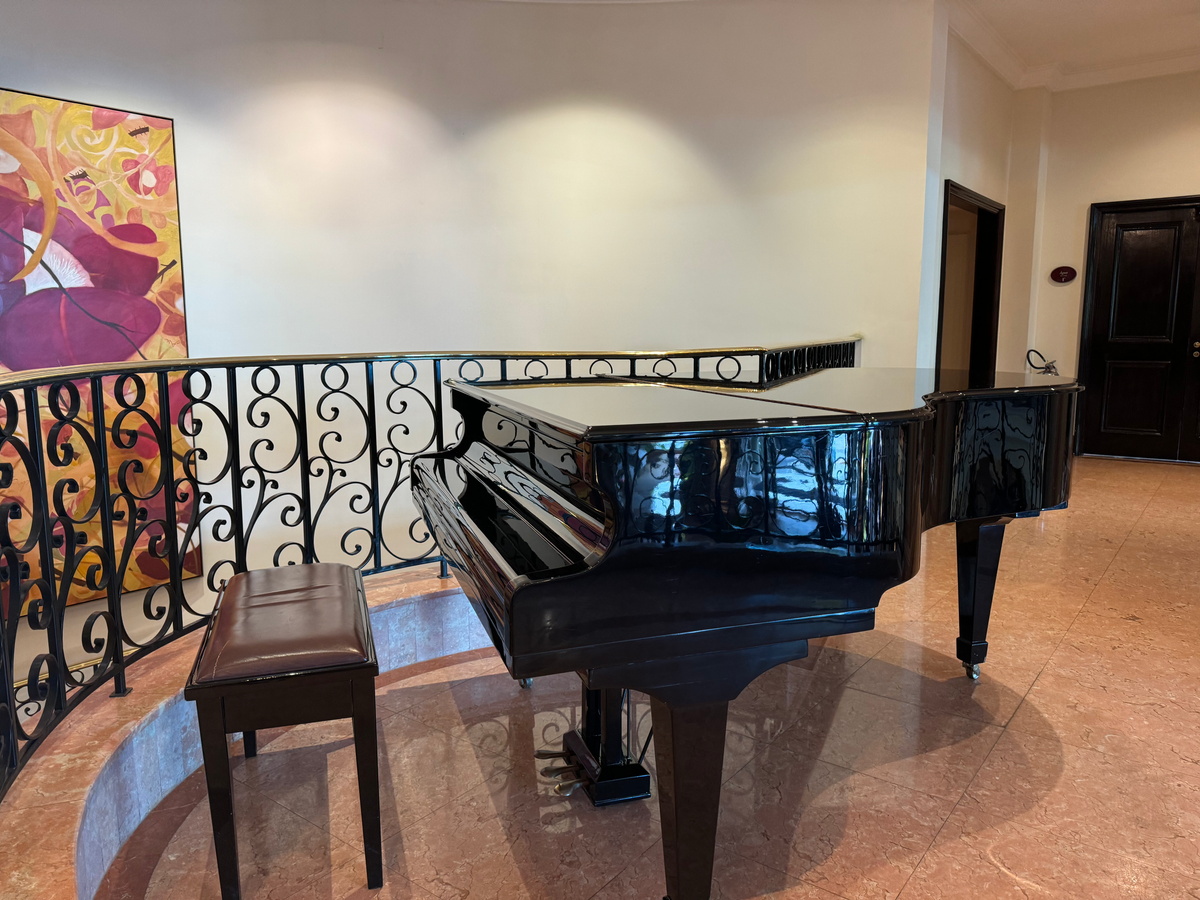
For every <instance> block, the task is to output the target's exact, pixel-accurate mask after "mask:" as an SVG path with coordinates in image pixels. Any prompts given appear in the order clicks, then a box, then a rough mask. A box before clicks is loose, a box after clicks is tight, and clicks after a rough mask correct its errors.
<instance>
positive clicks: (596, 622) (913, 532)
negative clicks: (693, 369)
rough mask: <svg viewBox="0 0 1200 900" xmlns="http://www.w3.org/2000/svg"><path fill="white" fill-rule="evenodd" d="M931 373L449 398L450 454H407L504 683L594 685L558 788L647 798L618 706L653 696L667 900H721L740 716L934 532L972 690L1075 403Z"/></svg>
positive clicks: (868, 624)
mask: <svg viewBox="0 0 1200 900" xmlns="http://www.w3.org/2000/svg"><path fill="white" fill-rule="evenodd" d="M945 380H946V376H945V374H943V384H942V386H941V389H940V390H939V391H937V392H934V391H933V389H932V388H933V384H932V381H933V379H932V373H931V372H929V371H927V370H912V369H872V368H836V369H825V370H822V371H817V372H814V373H811V374H808V375H806V376H805V377H803V378H798V379H795V380H792V381H790V382H788V383H784V384H781V385H779V386H777V387H774V388H771V389H769V390H763V391H754V392H749V391H738V390H727V389H726V390H721V389H704V388H697V387H695V386H686V387H681V386H674V385H670V384H666V383H645V382H637V381H620V380H615V379H612V380H609V379H604V380H599V379H598V380H595V381H593V380H590V379H589V380H588V381H585V382H576V383H571V384H562V385H555V386H546V385H536V384H535V385H529V386H504V387H479V386H474V385H470V384H460V383H453V382H452V383H450V390H451V391H452V402H453V406H454V408H455V409H456V410H458V412H459V413H460V414H461V415H462V418H463V425H462V439H461V441H460V442H459V443H458V444H457V445H456V446H455V447H454V448H452V449H450V450H448V451H446V452H444V453H439V454H435V455H429V456H424V457H420V458H418V459H417V460H416V461H415V463H414V465H413V492H414V495H415V497H416V499H417V502H418V504H419V506H420V507H421V509H422V511H423V513H424V515H425V519H426V521H427V522H428V523H429V526H430V527H431V529H432V530H433V532H434V534H435V536H436V538H437V540H438V542H439V544H440V545H441V548H442V550H443V552H444V553H445V556H446V557H447V559H448V560H449V563H450V565H451V566H452V568H453V571H454V573H455V575H456V576H457V578H458V580H459V582H460V584H461V585H462V587H463V590H464V591H465V592H466V594H467V596H468V597H469V599H470V601H471V603H472V604H473V606H474V608H475V610H476V612H477V613H478V614H479V617H480V619H481V621H482V622H483V624H484V626H485V627H486V628H487V630H488V632H489V634H490V635H491V637H492V640H493V641H494V642H495V645H496V649H497V650H498V651H499V652H500V654H501V655H502V656H503V658H504V662H505V664H506V665H507V667H508V669H509V672H510V673H511V674H512V675H513V677H515V678H518V679H528V678H532V677H535V676H539V675H549V674H553V673H559V672H568V671H576V672H578V673H579V675H580V677H581V679H582V680H583V695H584V705H585V709H584V715H583V718H582V722H583V727H582V728H581V729H580V731H579V732H575V733H571V734H568V735H567V737H566V738H565V739H564V742H563V747H562V749H561V750H555V751H551V752H549V753H543V754H542V755H543V756H552V757H561V758H562V759H563V760H564V763H565V764H564V765H563V766H562V767H561V768H562V770H564V771H566V772H567V773H568V774H569V776H573V777H571V778H570V780H569V781H568V782H566V784H568V785H569V786H570V787H574V786H575V785H579V784H582V785H583V786H584V788H585V789H586V790H587V792H588V793H589V794H590V795H591V797H592V799H593V801H594V802H596V803H607V802H615V801H619V800H625V799H631V798H636V797H644V796H648V794H649V786H650V785H649V775H648V774H647V772H646V770H645V769H644V768H643V767H642V766H641V765H639V764H638V760H637V759H636V758H635V757H634V756H633V755H632V754H630V753H629V751H628V749H627V746H626V744H623V743H622V740H621V716H620V705H619V704H620V702H621V697H622V696H623V693H622V692H624V691H628V690H636V691H641V692H644V693H646V694H648V695H649V696H650V698H651V711H652V721H653V734H654V751H655V758H656V761H657V776H658V793H659V803H660V806H661V813H662V815H661V820H662V832H663V856H664V862H665V866H666V882H667V889H668V893H669V895H670V896H669V900H706V898H708V897H709V892H710V889H711V882H712V863H713V850H714V842H715V836H716V825H717V815H718V809H719V804H720V791H721V765H722V757H723V754H724V743H725V725H726V714H727V708H728V704H729V701H730V700H732V699H734V698H735V697H737V695H738V694H739V693H740V692H741V691H742V689H743V688H745V687H746V685H748V684H749V683H750V682H751V681H752V680H753V679H755V678H756V677H757V676H759V675H761V674H762V673H764V672H766V671H767V670H768V669H771V668H773V667H774V666H777V665H779V664H781V663H785V662H788V661H789V660H793V659H799V658H802V657H804V656H805V655H807V652H808V640H809V639H810V638H816V637H823V636H827V635H834V634H844V633H847V632H854V631H864V630H867V629H870V628H872V627H873V626H874V620H875V607H876V606H877V605H878V604H879V602H880V597H881V595H882V594H883V593H884V592H885V591H887V590H888V589H890V588H893V587H895V586H896V585H898V584H901V583H902V582H904V581H906V580H908V579H910V578H912V577H913V576H914V575H915V574H916V572H917V570H918V568H919V566H920V561H921V560H920V555H921V532H922V531H923V530H924V529H926V528H930V527H933V526H935V525H941V524H944V523H948V522H955V523H957V524H956V528H957V538H958V577H959V618H960V636H959V638H958V647H957V654H958V657H959V659H961V660H962V663H963V666H964V667H965V669H966V672H967V675H968V676H969V677H978V674H979V665H980V664H981V663H983V662H984V660H985V658H986V656H987V627H988V618H989V614H990V611H991V601H992V593H993V590H994V587H995V580H996V570H997V566H998V563H999V557H1000V548H1001V542H1002V540H1003V535H1004V527H1005V524H1006V522H1008V521H1009V520H1010V517H1014V516H1018V517H1019V516H1030V515H1037V514H1038V513H1039V512H1040V511H1042V510H1046V509H1053V508H1058V507H1062V506H1064V505H1065V504H1066V502H1067V498H1068V494H1069V490H1070V473H1071V458H1072V453H1071V447H1072V443H1073V437H1074V427H1075V425H1074V423H1075V405H1076V398H1077V394H1078V392H1079V391H1080V390H1081V388H1080V387H1079V386H1078V385H1077V384H1075V383H1074V382H1073V381H1071V380H1070V379H1066V378H1058V377H1053V376H1043V375H1028V376H1027V375H1005V374H998V375H997V376H996V380H995V385H994V386H993V387H989V388H985V389H974V390H952V389H948V388H947V386H946V384H945ZM635 752H636V750H635Z"/></svg>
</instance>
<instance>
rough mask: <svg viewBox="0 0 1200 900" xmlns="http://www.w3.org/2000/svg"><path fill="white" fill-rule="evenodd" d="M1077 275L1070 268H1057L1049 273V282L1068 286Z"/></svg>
mask: <svg viewBox="0 0 1200 900" xmlns="http://www.w3.org/2000/svg"><path fill="white" fill-rule="evenodd" d="M1078 274H1079V273H1078V272H1076V271H1075V270H1074V269H1072V268H1071V267H1070V266H1059V267H1058V268H1057V269H1055V270H1054V271H1053V272H1051V273H1050V280H1051V281H1053V282H1056V283H1058V284H1070V283H1071V282H1072V281H1074V280H1075V276H1076V275H1078Z"/></svg>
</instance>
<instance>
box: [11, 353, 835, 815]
mask: <svg viewBox="0 0 1200 900" xmlns="http://www.w3.org/2000/svg"><path fill="white" fill-rule="evenodd" d="M855 347H856V343H855V341H854V340H847V341H837V342H831V343H823V344H813V345H804V346H800V347H788V348H776V349H771V350H764V349H761V348H745V349H727V350H705V351H687V352H669V353H639V352H633V353H552V354H544V353H475V354H445V353H406V354H398V355H394V356H335V357H311V356H303V357H277V358H264V359H192V360H180V359H175V360H164V361H159V362H139V363H121V364H114V365H106V366H92V367H77V368H65V369H54V370H46V371H41V372H26V373H20V374H16V375H10V376H6V377H4V378H2V379H0V629H2V640H0V796H3V793H4V792H5V791H6V790H7V788H8V786H9V785H10V784H11V782H12V780H13V778H14V777H15V776H16V774H17V772H18V771H19V770H20V768H21V767H22V766H23V765H24V763H25V761H26V760H27V759H28V758H29V756H30V755H31V754H32V753H33V752H34V750H35V749H36V748H37V746H38V744H39V743H40V742H41V741H42V740H43V739H44V738H45V736H46V735H47V734H48V733H49V732H50V730H51V729H53V728H54V726H55V725H56V724H57V723H58V722H59V721H61V720H62V718H63V717H64V716H65V715H66V714H67V713H68V712H70V710H71V709H73V708H74V707H75V706H76V705H77V704H78V703H79V702H80V701H81V700H82V699H83V698H84V697H86V696H87V695H88V694H89V693H90V692H92V691H93V690H95V689H97V688H98V687H99V686H101V685H102V684H105V683H106V682H107V681H108V680H109V679H111V680H112V682H113V688H114V693H116V694H123V693H125V692H127V690H128V687H127V685H126V677H125V670H126V668H127V667H128V666H129V665H130V664H131V663H132V662H134V661H136V660H137V659H139V658H141V657H142V656H144V655H145V654H147V653H149V652H151V651H153V650H154V649H156V648H158V647H160V646H162V645H163V644H165V643H167V642H169V641H171V640H174V639H175V638H177V637H179V636H180V635H182V634H185V633H187V632H188V631H190V630H192V629H193V628H195V627H197V626H198V625H200V624H201V623H202V622H203V621H204V620H205V617H206V616H207V615H208V613H209V612H210V611H211V608H212V602H213V598H214V597H215V592H216V590H217V588H218V586H219V583H220V581H221V580H222V579H223V578H226V577H228V576H229V575H230V574H233V573H234V572H240V571H244V570H246V569H248V568H255V567H261V566H271V565H286V564H289V563H299V562H313V561H318V560H322V561H340V562H347V563H350V564H352V565H355V566H358V567H360V568H361V569H363V570H364V572H366V573H374V572H382V571H385V570H388V569H394V568H398V567H402V566H411V565H415V564H419V563H430V562H437V561H439V560H440V557H439V556H438V552H437V547H436V544H435V543H434V541H433V539H432V537H431V536H430V534H429V532H428V530H427V529H426V528H425V527H424V524H423V521H422V520H421V518H420V516H419V515H418V514H417V512H416V510H415V508H414V507H413V505H412V503H411V497H410V495H409V491H408V488H407V482H408V479H409V467H410V465H411V461H412V459H413V457H414V456H415V455H417V454H419V453H422V452H427V451H429V450H432V449H442V448H444V447H445V446H447V445H448V444H451V443H453V441H454V439H455V435H456V427H457V416H456V414H455V413H454V412H453V411H452V410H450V409H449V408H448V407H447V402H446V396H445V392H444V385H445V382H446V381H447V380H449V379H452V378H457V379H460V380H464V381H470V382H477V383H479V382H483V383H513V382H521V381H528V380H537V381H540V382H550V383H555V382H565V381H577V380H584V379H589V378H590V379H597V378H602V377H617V378H638V379H648V380H668V381H672V382H676V383H687V384H720V385H724V386H726V387H737V388H744V389H762V388H764V387H768V386H770V385H772V384H774V383H777V382H779V381H784V380H788V379H791V378H796V377H800V376H801V375H803V374H805V373H807V372H809V371H813V370H816V369H821V368H830V367H842V366H852V365H854V364H855ZM443 573H444V566H443Z"/></svg>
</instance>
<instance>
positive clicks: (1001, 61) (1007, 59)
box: [947, 0, 1028, 88]
mask: <svg viewBox="0 0 1200 900" xmlns="http://www.w3.org/2000/svg"><path fill="white" fill-rule="evenodd" d="M947 6H948V12H949V22H950V30H951V31H953V32H954V33H955V34H957V35H958V36H959V37H960V38H962V39H963V40H964V41H965V42H966V43H967V45H968V46H969V47H970V48H971V49H972V50H974V51H975V52H976V53H978V54H979V55H980V56H981V57H983V61H984V62H986V63H987V64H988V65H989V66H991V67H992V68H993V69H995V71H996V74H997V75H999V76H1000V77H1001V78H1003V79H1004V80H1005V81H1006V82H1008V85H1009V87H1012V88H1017V87H1018V86H1019V85H1020V83H1021V80H1022V79H1023V78H1024V77H1025V73H1026V71H1027V70H1028V66H1026V65H1025V63H1024V62H1022V60H1021V58H1020V57H1019V56H1017V54H1016V53H1015V52H1013V49H1012V48H1011V47H1010V46H1008V43H1007V42H1006V41H1005V40H1004V38H1002V37H1000V35H999V33H998V32H997V31H996V29H995V28H993V27H992V24H991V23H990V22H989V21H987V19H985V18H983V16H981V15H979V13H977V12H975V10H974V9H972V8H971V7H969V6H967V4H965V3H963V2H962V0H950V2H949V3H948V4H947Z"/></svg>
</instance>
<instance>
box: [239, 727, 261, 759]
mask: <svg viewBox="0 0 1200 900" xmlns="http://www.w3.org/2000/svg"><path fill="white" fill-rule="evenodd" d="M242 751H243V753H244V754H245V756H246V759H254V757H256V756H258V732H257V731H243V732H242Z"/></svg>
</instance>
